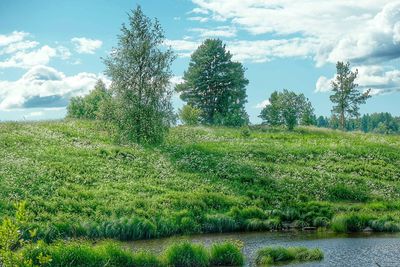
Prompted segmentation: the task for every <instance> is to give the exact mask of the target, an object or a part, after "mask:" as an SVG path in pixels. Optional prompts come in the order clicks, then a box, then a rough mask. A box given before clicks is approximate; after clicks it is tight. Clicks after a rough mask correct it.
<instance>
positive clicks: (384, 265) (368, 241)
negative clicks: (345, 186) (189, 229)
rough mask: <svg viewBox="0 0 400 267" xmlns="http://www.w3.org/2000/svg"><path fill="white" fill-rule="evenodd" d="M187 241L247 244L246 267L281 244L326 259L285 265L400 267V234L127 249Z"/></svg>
mask: <svg viewBox="0 0 400 267" xmlns="http://www.w3.org/2000/svg"><path fill="white" fill-rule="evenodd" d="M184 240H188V241H190V242H194V243H201V244H204V245H205V246H210V245H211V244H213V243H215V242H222V241H227V240H239V241H241V242H243V245H244V247H243V253H244V255H245V256H246V265H245V266H254V260H255V256H256V253H257V250H258V249H260V248H263V247H265V246H271V245H279V246H305V247H308V248H320V249H321V250H322V251H323V252H324V255H325V258H324V260H322V261H319V262H308V263H303V264H290V265H285V266H296V267H300V266H301V267H306V266H307V267H311V266H312V267H316V266H323V267H325V266H338V267H339V266H340V267H346V266H349V267H374V266H375V267H378V266H381V267H396V266H399V267H400V234H399V233H354V234H336V233H331V232H316V231H310V232H304V231H303V232H295V231H293V232H250V233H249V232H244V233H224V234H202V235H193V236H178V237H170V238H162V239H153V240H140V241H133V242H128V243H126V246H127V247H129V248H131V249H132V250H149V251H152V252H155V253H161V252H162V251H163V250H164V249H165V248H166V247H167V246H168V245H170V244H172V243H174V242H179V241H184ZM281 266H282V265H281Z"/></svg>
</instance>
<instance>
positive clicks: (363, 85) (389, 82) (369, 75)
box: [315, 65, 400, 95]
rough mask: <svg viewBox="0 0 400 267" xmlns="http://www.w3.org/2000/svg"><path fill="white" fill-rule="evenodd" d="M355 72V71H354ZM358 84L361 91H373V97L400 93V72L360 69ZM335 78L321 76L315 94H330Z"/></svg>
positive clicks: (395, 70)
mask: <svg viewBox="0 0 400 267" xmlns="http://www.w3.org/2000/svg"><path fill="white" fill-rule="evenodd" d="M353 70H354V69H353ZM358 71H359V72H358V77H357V80H356V82H357V83H358V85H359V88H360V89H361V90H367V89H369V88H370V89H371V94H372V95H380V94H387V93H393V92H400V70H397V69H390V70H387V69H385V68H384V67H382V66H380V65H371V66H360V67H358ZM334 79H335V77H332V78H327V77H325V76H321V77H320V78H319V79H318V81H317V83H316V86H315V92H329V91H330V90H331V83H332V81H333V80H334Z"/></svg>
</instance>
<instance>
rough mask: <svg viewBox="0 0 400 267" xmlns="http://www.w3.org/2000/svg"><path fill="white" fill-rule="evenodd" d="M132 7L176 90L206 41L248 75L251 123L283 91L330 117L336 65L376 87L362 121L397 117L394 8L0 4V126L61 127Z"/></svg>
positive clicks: (156, 2)
mask: <svg viewBox="0 0 400 267" xmlns="http://www.w3.org/2000/svg"><path fill="white" fill-rule="evenodd" d="M136 4H140V5H141V6H142V8H143V10H144V12H145V13H146V14H147V15H148V16H150V17H157V18H158V19H159V20H160V22H161V24H162V25H163V27H164V30H165V32H166V37H167V40H166V45H170V46H171V47H172V48H173V49H174V50H175V51H176V54H177V55H178V59H177V60H176V61H175V62H174V64H173V71H174V75H175V77H174V78H173V81H172V82H179V80H180V77H181V76H182V74H183V72H184V70H185V69H186V68H187V66H188V62H189V57H190V54H191V53H192V52H193V50H195V49H196V48H197V46H198V45H199V44H200V43H201V42H202V40H204V39H206V38H220V39H222V40H223V41H224V42H225V43H226V45H227V48H228V49H229V50H230V51H231V52H232V54H233V55H234V59H235V60H238V61H240V62H242V63H243V64H244V65H245V66H246V68H247V72H246V76H247V78H248V79H249V80H250V84H249V86H248V89H247V93H248V104H247V111H248V113H249V114H250V117H251V120H252V122H259V120H258V118H257V116H258V114H259V113H260V111H261V109H262V107H263V106H265V105H266V104H267V103H268V101H267V99H268V97H269V95H270V94H271V93H272V92H273V91H274V90H281V89H283V88H286V89H290V90H293V91H296V92H302V93H304V94H305V95H306V96H307V97H308V98H310V99H311V101H312V102H313V104H314V106H315V109H316V113H317V114H318V115H329V114H330V110H331V103H330V102H329V95H330V92H329V90H330V80H331V79H332V78H333V76H334V74H335V62H337V61H338V60H340V61H350V62H351V64H352V66H353V67H354V68H357V69H358V70H359V79H358V83H359V85H360V90H365V89H367V88H372V92H373V95H374V96H373V97H372V98H371V99H370V100H368V103H367V104H366V105H364V106H363V107H362V109H361V111H362V112H363V113H372V112H381V111H388V112H391V113H393V114H395V115H400V1H399V0H363V1H359V0H336V1H334V0H299V1H292V0H192V1H190V0H142V1H134V0H114V1H109V0H85V1H80V0H57V1H53V0H31V1H26V0H25V1H22V0H2V1H0V18H1V19H0V120H38V119H57V118H62V117H64V116H65V107H66V105H67V104H68V100H69V98H70V97H71V96H76V95H84V94H86V93H87V92H88V91H89V90H90V89H91V88H92V87H93V85H94V83H95V82H96V80H97V79H99V78H102V79H103V80H105V81H106V83H108V82H109V81H108V79H107V77H105V76H104V74H103V71H104V65H103V63H102V60H101V58H102V57H104V56H106V55H107V53H108V52H109V51H110V50H111V48H112V47H113V46H115V44H116V35H117V34H118V33H119V30H120V26H121V23H123V22H126V20H127V15H126V13H127V12H129V10H130V9H133V8H135V6H136ZM174 105H175V107H179V106H180V105H182V103H181V101H179V100H178V98H177V97H175V98H174Z"/></svg>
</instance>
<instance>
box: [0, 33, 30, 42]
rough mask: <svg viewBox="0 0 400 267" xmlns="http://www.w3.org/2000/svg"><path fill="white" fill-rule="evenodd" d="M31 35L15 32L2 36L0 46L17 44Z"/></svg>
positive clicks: (0, 35) (0, 36)
mask: <svg viewBox="0 0 400 267" xmlns="http://www.w3.org/2000/svg"><path fill="white" fill-rule="evenodd" d="M27 36H29V33H26V32H18V31H14V32H12V33H11V34H9V35H6V34H0V46H6V45H9V44H12V43H15V42H20V41H22V40H23V39H24V38H25V37H27Z"/></svg>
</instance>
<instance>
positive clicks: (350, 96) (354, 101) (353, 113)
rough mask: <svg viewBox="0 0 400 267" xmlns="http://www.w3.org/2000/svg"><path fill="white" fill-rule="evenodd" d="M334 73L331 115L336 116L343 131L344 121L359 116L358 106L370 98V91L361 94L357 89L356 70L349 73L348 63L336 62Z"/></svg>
mask: <svg viewBox="0 0 400 267" xmlns="http://www.w3.org/2000/svg"><path fill="white" fill-rule="evenodd" d="M336 71H337V75H336V78H335V80H334V81H332V91H333V94H332V95H331V96H330V100H331V101H332V102H333V104H334V106H333V108H332V113H333V114H335V115H337V116H338V119H339V126H340V128H341V129H345V127H346V119H347V118H353V117H358V116H359V115H360V113H359V109H360V107H359V106H360V105H361V104H364V103H365V102H366V100H367V99H368V98H369V97H371V95H370V91H371V90H370V89H369V90H367V91H365V92H364V93H362V92H360V91H359V90H358V89H357V87H358V84H357V83H356V82H355V80H356V79H357V76H358V70H355V71H351V70H350V63H349V62H347V63H343V62H338V63H337V64H336Z"/></svg>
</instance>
